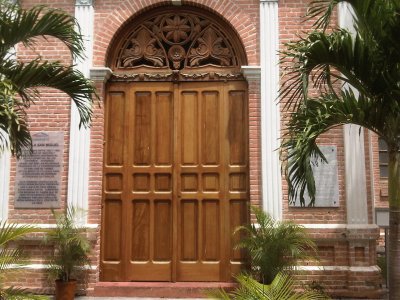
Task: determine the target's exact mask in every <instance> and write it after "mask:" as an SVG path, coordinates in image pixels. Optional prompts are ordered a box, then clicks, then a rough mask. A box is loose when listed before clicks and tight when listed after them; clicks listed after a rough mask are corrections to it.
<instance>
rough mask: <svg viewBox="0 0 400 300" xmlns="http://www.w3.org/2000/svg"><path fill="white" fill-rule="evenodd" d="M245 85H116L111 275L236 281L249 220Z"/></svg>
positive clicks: (111, 138)
mask: <svg viewBox="0 0 400 300" xmlns="http://www.w3.org/2000/svg"><path fill="white" fill-rule="evenodd" d="M246 89H247V87H246V84H245V83H243V82H233V83H232V82H208V83H204V82H203V83H200V82H188V83H180V84H172V83H167V82H164V83H157V84H154V83H143V82H141V83H138V82H136V83H129V84H122V83H113V84H112V85H110V87H109V89H108V91H107V93H108V95H107V101H106V105H105V111H106V112H105V115H106V124H105V140H106V143H105V162H104V183H103V194H104V196H103V214H102V218H103V227H102V250H101V251H102V259H101V261H102V266H101V268H102V273H101V280H110V281H230V280H231V274H232V272H238V271H239V270H240V269H241V268H243V266H244V265H245V264H244V256H243V254H242V253H241V252H240V251H234V250H233V249H232V247H233V245H234V244H235V243H236V242H237V239H238V237H237V236H235V237H232V231H233V229H234V228H236V227H237V226H238V225H241V224H243V223H244V222H247V220H248V206H247V204H248V193H249V189H248V186H249V185H248V180H249V177H248V127H247V123H248V111H247V90H246Z"/></svg>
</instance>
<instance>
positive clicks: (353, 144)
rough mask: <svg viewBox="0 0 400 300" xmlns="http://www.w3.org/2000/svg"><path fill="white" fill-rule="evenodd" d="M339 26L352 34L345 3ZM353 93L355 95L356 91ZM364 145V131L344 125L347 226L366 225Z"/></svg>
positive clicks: (352, 29) (349, 14) (349, 11)
mask: <svg viewBox="0 0 400 300" xmlns="http://www.w3.org/2000/svg"><path fill="white" fill-rule="evenodd" d="M339 25H340V27H342V28H345V29H347V30H349V31H350V32H354V23H353V17H352V13H351V7H350V6H349V5H348V4H347V3H340V5H339ZM354 92H355V94H356V91H354ZM356 95H357V94H356ZM364 145H365V144H364V129H363V128H362V127H360V126H358V125H345V126H344V155H345V178H346V208H347V223H348V224H367V223H368V206H367V183H366V174H365V173H366V172H365V151H364Z"/></svg>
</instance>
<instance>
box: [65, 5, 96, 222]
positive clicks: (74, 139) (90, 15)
mask: <svg viewBox="0 0 400 300" xmlns="http://www.w3.org/2000/svg"><path fill="white" fill-rule="evenodd" d="M75 18H76V19H77V21H78V24H79V26H80V29H81V33H82V35H83V39H84V47H85V59H83V60H80V59H77V60H75V61H74V63H75V65H76V68H77V69H78V70H79V71H81V72H82V73H83V74H84V75H85V76H86V77H89V70H90V67H91V66H92V56H93V25H94V9H93V1H92V0H76V3H75ZM79 121H80V119H79V114H78V110H77V108H76V105H75V103H72V105H71V129H70V149H69V171H68V206H71V205H72V206H74V207H77V208H78V207H79V208H82V209H84V210H87V209H88V186H89V150H90V129H89V128H83V127H82V128H79ZM77 221H78V222H80V223H86V217H85V214H81V216H79V220H77Z"/></svg>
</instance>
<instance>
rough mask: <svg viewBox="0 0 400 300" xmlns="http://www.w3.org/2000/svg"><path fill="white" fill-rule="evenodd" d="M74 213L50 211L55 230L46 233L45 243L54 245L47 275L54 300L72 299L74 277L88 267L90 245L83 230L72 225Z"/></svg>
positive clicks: (68, 210) (74, 211) (75, 281)
mask: <svg viewBox="0 0 400 300" xmlns="http://www.w3.org/2000/svg"><path fill="white" fill-rule="evenodd" d="M76 214H77V210H76V209H75V208H73V207H70V208H68V209H67V211H66V212H65V213H62V212H55V211H53V215H54V218H55V220H56V227H55V228H54V229H51V230H49V232H48V233H47V236H46V240H45V242H46V243H47V244H52V245H53V246H54V255H53V256H52V257H51V258H50V262H49V272H50V277H51V278H54V279H55V282H56V292H55V294H56V297H55V299H56V300H61V299H63V300H69V299H74V296H75V292H76V287H77V280H76V279H77V275H78V273H79V272H81V271H82V269H83V267H84V266H86V265H90V260H89V254H90V249H91V247H90V242H89V239H88V237H87V235H86V232H85V231H84V229H83V228H82V227H80V226H79V225H77V224H76V222H75V217H76Z"/></svg>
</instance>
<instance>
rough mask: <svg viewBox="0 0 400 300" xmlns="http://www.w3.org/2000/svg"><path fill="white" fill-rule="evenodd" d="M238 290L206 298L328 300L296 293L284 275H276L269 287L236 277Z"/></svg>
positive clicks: (247, 277) (321, 295)
mask: <svg viewBox="0 0 400 300" xmlns="http://www.w3.org/2000/svg"><path fill="white" fill-rule="evenodd" d="M236 280H237V282H238V284H239V286H238V288H237V289H236V290H234V291H232V292H230V293H227V292H226V291H223V290H217V291H212V292H210V293H208V296H209V297H210V298H213V299H224V300H228V299H232V300H282V299H285V300H322V299H329V297H327V296H326V295H323V294H321V293H318V292H316V291H304V292H296V291H295V290H294V286H293V285H294V283H293V279H292V278H291V277H290V276H289V275H288V274H286V273H278V274H277V275H276V277H275V278H274V280H273V281H272V282H271V284H269V285H264V284H261V283H259V282H258V281H256V280H255V279H253V278H251V277H250V276H248V275H245V274H240V275H238V276H237V277H236Z"/></svg>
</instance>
